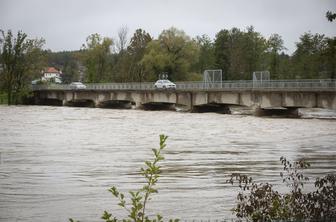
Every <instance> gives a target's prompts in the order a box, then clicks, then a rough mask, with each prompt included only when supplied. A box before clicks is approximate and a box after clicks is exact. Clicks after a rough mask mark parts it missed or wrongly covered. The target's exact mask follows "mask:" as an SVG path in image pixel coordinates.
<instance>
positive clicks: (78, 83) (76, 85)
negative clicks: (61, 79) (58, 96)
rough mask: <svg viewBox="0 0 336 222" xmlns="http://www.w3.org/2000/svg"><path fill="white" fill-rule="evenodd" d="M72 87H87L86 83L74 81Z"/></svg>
mask: <svg viewBox="0 0 336 222" xmlns="http://www.w3.org/2000/svg"><path fill="white" fill-rule="evenodd" d="M70 88H71V89H86V85H84V84H83V83H81V82H72V83H70Z"/></svg>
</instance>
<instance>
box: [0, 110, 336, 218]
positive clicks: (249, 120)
mask: <svg viewBox="0 0 336 222" xmlns="http://www.w3.org/2000/svg"><path fill="white" fill-rule="evenodd" d="M159 134H166V135H168V136H169V138H168V141H167V148H166V149H165V150H164V156H165V160H164V161H163V162H162V165H163V168H162V169H163V171H162V176H161V177H160V179H159V182H158V189H159V193H158V194H155V195H154V196H153V199H152V202H150V204H149V206H148V207H149V208H150V210H149V213H151V214H154V213H160V214H161V215H163V216H164V218H165V219H168V218H170V217H172V218H180V219H182V220H193V219H195V220H223V219H228V218H234V215H232V213H231V211H230V209H231V208H232V207H233V206H234V203H235V196H236V194H237V191H238V190H237V188H236V187H234V186H232V185H229V184H227V183H226V180H227V179H228V177H229V175H230V174H231V173H236V172H239V173H244V174H248V175H250V176H253V177H254V178H255V180H256V181H259V182H264V181H270V182H272V183H274V184H275V185H277V184H280V183H281V181H280V177H279V172H280V171H281V165H280V161H279V158H280V157H281V156H285V157H287V158H288V159H290V160H297V159H299V158H305V159H307V160H308V161H309V162H310V163H311V164H312V166H311V169H309V170H308V171H307V172H306V173H307V175H309V176H310V177H318V176H324V175H326V174H327V173H331V172H333V173H335V172H336V121H335V120H321V119H286V118H260V117H254V116H242V115H224V114H216V113H202V114H198V113H180V112H172V111H141V110H115V109H92V108H71V107H51V106H11V107H8V106H0V153H1V160H0V221H32V222H33V221H34V222H39V221H51V222H53V221H55V222H56V221H67V220H68V218H70V217H71V218H74V219H76V220H80V221H102V220H101V219H100V217H101V215H102V213H103V211H104V210H109V211H111V212H113V213H114V214H115V215H117V216H125V215H126V214H125V213H124V212H123V211H122V210H120V208H119V207H118V206H117V201H116V199H114V198H113V197H112V195H111V194H110V193H109V192H108V191H107V190H108V189H109V188H110V187H111V186H117V187H118V188H119V189H120V190H121V191H123V192H126V191H128V190H134V189H137V188H140V187H142V185H143V182H144V180H143V178H142V177H141V176H139V169H140V168H141V167H142V166H143V165H144V164H143V162H144V161H145V160H147V159H150V158H152V153H151V152H152V151H151V149H152V148H157V147H158V142H159Z"/></svg>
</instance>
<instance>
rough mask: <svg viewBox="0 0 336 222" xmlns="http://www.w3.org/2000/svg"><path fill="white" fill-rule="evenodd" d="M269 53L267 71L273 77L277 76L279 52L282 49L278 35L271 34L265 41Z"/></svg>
mask: <svg viewBox="0 0 336 222" xmlns="http://www.w3.org/2000/svg"><path fill="white" fill-rule="evenodd" d="M267 46H268V53H269V59H270V61H269V71H270V73H272V74H273V76H279V75H280V74H279V66H280V61H279V60H280V52H281V51H282V50H284V49H286V48H285V47H284V42H283V40H282V38H281V36H280V35H278V34H272V35H271V36H270V37H269V39H268V40H267Z"/></svg>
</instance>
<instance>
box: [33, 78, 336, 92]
mask: <svg viewBox="0 0 336 222" xmlns="http://www.w3.org/2000/svg"><path fill="white" fill-rule="evenodd" d="M32 90H33V91H39V90H75V89H74V88H73V87H72V86H71V85H67V84H46V85H32ZM77 90H79V89H77ZM80 90H155V88H154V83H152V82H144V83H134V82H132V83H90V84H86V89H80ZM176 90H181V91H187V90H195V91H196V90H199V91H205V90H221V91H226V90H227V91H230V90H274V91H275V90H280V91H281V90H311V91H318V90H326V91H336V80H334V79H309V80H267V81H252V80H251V81H248V80H238V81H222V82H213V83H212V84H205V83H204V82H176Z"/></svg>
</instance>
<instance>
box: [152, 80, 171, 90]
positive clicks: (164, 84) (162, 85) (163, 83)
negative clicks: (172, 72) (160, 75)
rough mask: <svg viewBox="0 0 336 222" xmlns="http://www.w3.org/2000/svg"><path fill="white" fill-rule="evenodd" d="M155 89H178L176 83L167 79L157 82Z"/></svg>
mask: <svg viewBox="0 0 336 222" xmlns="http://www.w3.org/2000/svg"><path fill="white" fill-rule="evenodd" d="M154 87H155V89H176V85H175V83H172V82H171V81H169V80H167V79H161V80H158V81H156V82H155V84H154Z"/></svg>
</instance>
